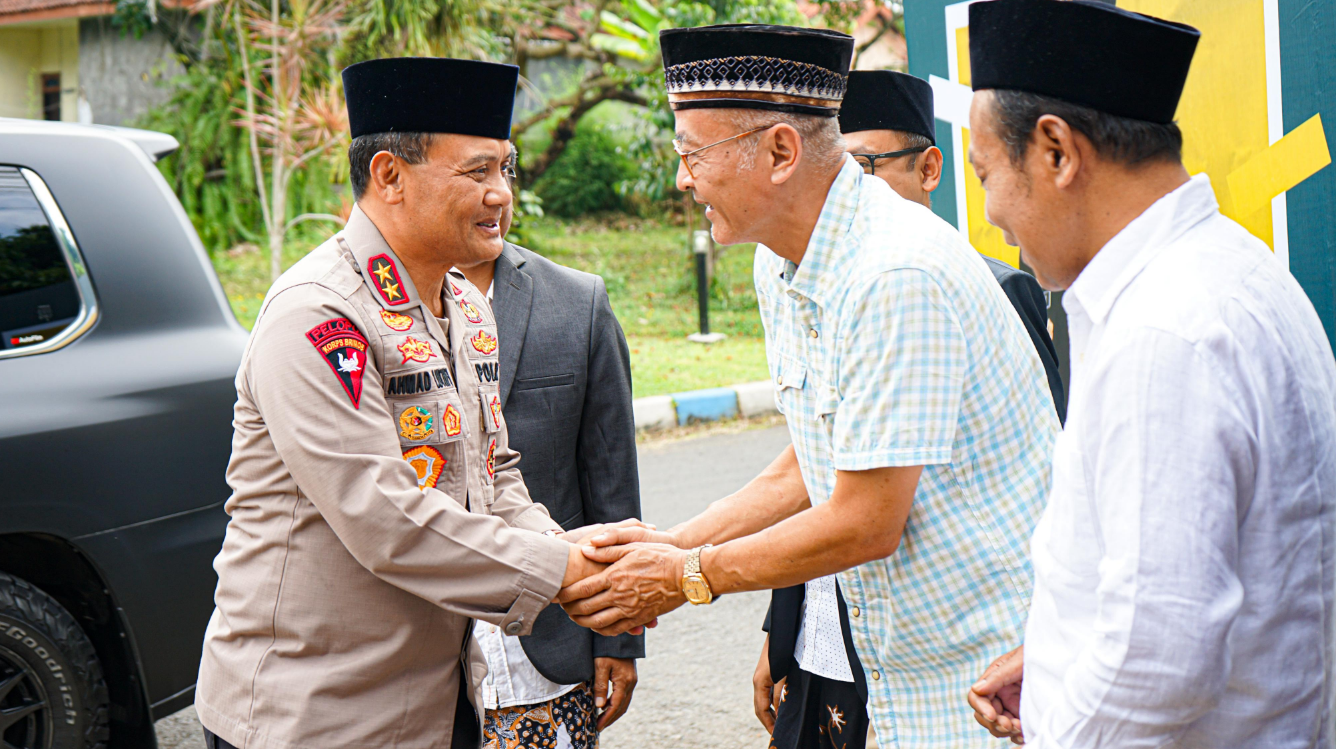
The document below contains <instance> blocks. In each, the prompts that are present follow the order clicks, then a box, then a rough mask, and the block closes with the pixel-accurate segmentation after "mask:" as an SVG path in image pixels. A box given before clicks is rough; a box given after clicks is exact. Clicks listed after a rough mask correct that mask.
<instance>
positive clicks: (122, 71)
mask: <svg viewBox="0 0 1336 749" xmlns="http://www.w3.org/2000/svg"><path fill="white" fill-rule="evenodd" d="M78 36H79V80H80V82H81V83H82V87H83V96H84V99H85V100H86V101H87V104H88V109H89V110H90V112H89V113H90V114H91V121H92V122H95V123H97V124H99V125H128V124H131V123H132V122H133V121H134V120H135V119H136V118H138V117H140V116H141V115H143V114H144V113H145V112H147V111H148V110H149V109H151V108H152V107H154V106H157V105H158V104H161V103H162V102H164V101H166V100H167V99H168V98H169V97H170V95H171V92H170V90H169V89H168V87H167V86H166V85H165V84H166V83H167V82H168V81H170V80H171V79H172V78H173V77H175V76H177V75H180V74H182V73H183V72H185V71H184V68H182V66H181V63H179V62H177V60H176V56H175V53H174V51H173V50H172V45H171V44H170V43H169V42H168V41H167V37H166V36H164V35H163V34H162V33H161V32H159V31H158V30H157V29H156V28H155V29H151V30H150V31H148V32H147V33H145V34H144V36H143V37H141V38H139V39H136V38H135V37H134V35H133V34H124V35H122V33H121V30H120V29H118V28H116V27H115V26H113V25H112V24H111V19H110V18H109V17H105V16H103V17H97V18H84V19H81V20H80V21H79V25H78Z"/></svg>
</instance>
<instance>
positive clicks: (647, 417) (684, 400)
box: [631, 380, 779, 431]
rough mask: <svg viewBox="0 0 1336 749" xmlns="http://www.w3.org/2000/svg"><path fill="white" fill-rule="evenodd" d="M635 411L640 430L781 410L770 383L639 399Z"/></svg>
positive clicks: (763, 381)
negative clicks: (778, 407) (776, 404)
mask: <svg viewBox="0 0 1336 749" xmlns="http://www.w3.org/2000/svg"><path fill="white" fill-rule="evenodd" d="M631 408H632V411H633V412H634V413H635V421H636V430H637V431H639V430H642V429H667V428H669V427H675V426H686V425H688V424H692V423H694V422H699V421H718V420H719V419H727V418H732V417H734V416H739V415H741V416H746V417H748V418H751V417H753V416H762V415H764V414H772V413H778V411H779V409H777V408H776V407H775V386H774V384H773V383H771V382H770V381H769V380H761V381H760V382H746V383H743V384H741V385H733V386H731V387H724V388H710V389H708V390H691V391H688V392H685V393H673V394H672V395H654V396H650V397H648V398H636V399H635V400H634V401H632V402H631Z"/></svg>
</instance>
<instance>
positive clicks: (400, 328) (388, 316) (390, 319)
mask: <svg viewBox="0 0 1336 749" xmlns="http://www.w3.org/2000/svg"><path fill="white" fill-rule="evenodd" d="M380 319H382V320H384V321H385V324H386V325H387V326H389V328H390V330H394V331H397V332H400V333H402V332H404V331H405V330H408V329H409V328H411V327H413V318H411V317H409V316H408V315H401V314H399V313H397V312H391V311H389V310H387V309H383V310H381V311H380Z"/></svg>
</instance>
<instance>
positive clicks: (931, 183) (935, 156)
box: [918, 146, 942, 193]
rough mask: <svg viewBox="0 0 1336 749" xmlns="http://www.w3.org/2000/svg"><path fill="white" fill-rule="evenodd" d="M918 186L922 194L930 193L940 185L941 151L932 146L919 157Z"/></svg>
mask: <svg viewBox="0 0 1336 749" xmlns="http://www.w3.org/2000/svg"><path fill="white" fill-rule="evenodd" d="M918 173H919V184H921V185H923V192H927V193H930V192H932V191H933V190H936V189H937V186H938V185H940V184H941V183H942V151H941V149H939V148H938V147H937V146H933V147H931V148H929V149H928V150H926V151H924V152H923V154H922V155H920V156H919V167H918Z"/></svg>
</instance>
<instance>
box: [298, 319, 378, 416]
mask: <svg viewBox="0 0 1336 749" xmlns="http://www.w3.org/2000/svg"><path fill="white" fill-rule="evenodd" d="M306 339H307V340H309V341H310V342H311V345H312V346H315V349H316V351H319V352H320V355H321V356H323V357H325V363H326V364H328V365H329V368H330V369H331V370H333V372H334V376H335V377H337V378H339V384H340V385H342V386H343V390H344V392H346V393H347V394H348V399H349V400H351V401H352V402H353V408H360V407H361V403H362V373H363V372H365V371H366V363H367V358H366V349H367V343H366V337H365V336H363V335H362V333H361V331H359V330H358V329H357V326H356V325H354V324H353V323H352V321H351V320H349V319H348V318H346V317H336V318H334V319H332V320H326V321H324V322H322V323H320V324H319V325H317V326H315V327H314V328H311V329H310V330H308V331H306Z"/></svg>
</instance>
